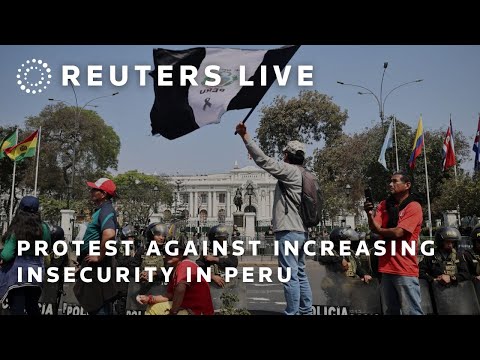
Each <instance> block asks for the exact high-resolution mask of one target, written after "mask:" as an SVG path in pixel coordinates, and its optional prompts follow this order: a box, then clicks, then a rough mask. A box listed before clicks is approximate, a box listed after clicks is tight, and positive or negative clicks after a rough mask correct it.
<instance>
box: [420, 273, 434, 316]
mask: <svg viewBox="0 0 480 360" xmlns="http://www.w3.org/2000/svg"><path fill="white" fill-rule="evenodd" d="M419 283H420V300H421V303H420V305H421V306H422V310H423V313H424V314H425V315H433V314H435V310H434V308H433V304H432V297H431V296H430V284H429V283H428V281H427V280H425V279H419Z"/></svg>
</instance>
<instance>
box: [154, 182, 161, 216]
mask: <svg viewBox="0 0 480 360" xmlns="http://www.w3.org/2000/svg"><path fill="white" fill-rule="evenodd" d="M159 192H160V189H159V188H158V186H157V185H155V187H154V188H153V200H154V201H155V206H154V208H153V211H155V214H157V213H158V193H159Z"/></svg>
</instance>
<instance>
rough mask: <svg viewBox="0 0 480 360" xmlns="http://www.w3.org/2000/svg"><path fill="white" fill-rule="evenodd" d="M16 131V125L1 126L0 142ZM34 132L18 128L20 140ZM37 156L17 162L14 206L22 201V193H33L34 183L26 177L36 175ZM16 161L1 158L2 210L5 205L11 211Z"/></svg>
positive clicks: (0, 188) (0, 189)
mask: <svg viewBox="0 0 480 360" xmlns="http://www.w3.org/2000/svg"><path fill="white" fill-rule="evenodd" d="M12 131H15V126H5V127H0V142H1V141H3V139H4V137H5V136H8V135H10V134H11V133H12ZM32 132H33V130H32V131H30V130H23V129H20V128H19V129H18V141H19V142H21V141H23V140H24V139H25V138H26V137H27V136H29V135H30V134H31V133H32ZM35 161H36V158H35V157H31V158H25V159H23V160H22V161H19V162H17V167H16V170H15V192H14V194H15V196H14V198H13V207H14V208H15V207H16V206H17V204H18V202H19V201H20V199H21V197H22V194H24V195H26V194H31V193H32V191H33V183H32V184H30V183H27V182H26V181H25V179H26V178H29V177H31V178H33V177H34V175H35ZM13 164H14V162H13V161H12V160H11V159H10V158H8V157H4V158H3V159H1V160H0V195H3V197H5V200H4V202H3V203H0V210H1V208H2V206H4V208H5V211H6V212H7V214H8V212H9V209H10V199H11V191H12V190H11V189H12V175H13Z"/></svg>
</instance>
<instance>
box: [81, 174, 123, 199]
mask: <svg viewBox="0 0 480 360" xmlns="http://www.w3.org/2000/svg"><path fill="white" fill-rule="evenodd" d="M87 185H88V186H89V187H91V188H92V189H99V190H102V191H105V192H106V193H107V194H109V195H111V196H115V195H116V192H115V190H116V189H117V186H116V185H115V183H114V182H113V181H112V180H110V179H107V178H101V179H98V180H97V181H95V182H94V183H93V182H88V181H87Z"/></svg>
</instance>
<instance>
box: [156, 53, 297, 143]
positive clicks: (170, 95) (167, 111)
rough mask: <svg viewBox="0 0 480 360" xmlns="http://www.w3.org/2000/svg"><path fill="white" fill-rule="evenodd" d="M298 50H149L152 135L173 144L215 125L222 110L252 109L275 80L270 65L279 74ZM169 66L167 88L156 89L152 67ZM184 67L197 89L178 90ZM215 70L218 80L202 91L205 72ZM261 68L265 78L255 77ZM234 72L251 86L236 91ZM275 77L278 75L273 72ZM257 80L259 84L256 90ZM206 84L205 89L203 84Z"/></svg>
mask: <svg viewBox="0 0 480 360" xmlns="http://www.w3.org/2000/svg"><path fill="white" fill-rule="evenodd" d="M299 47H300V46H298V45H292V46H284V47H282V48H278V49H272V50H243V49H230V48H205V47H198V48H192V49H186V50H168V49H154V50H153V59H154V65H155V69H154V70H153V71H152V72H151V73H150V75H151V76H152V77H153V78H154V85H153V86H154V91H155V101H154V104H153V107H152V110H151V111H150V120H151V125H152V135H156V134H160V135H162V136H163V137H165V138H167V139H170V140H173V139H176V138H179V137H181V136H184V135H186V134H188V133H191V132H192V131H194V130H196V129H198V128H200V127H202V126H205V125H209V124H214V123H217V124H218V123H219V122H220V119H221V117H222V115H223V114H224V113H225V112H226V111H228V110H237V109H245V108H254V107H255V106H257V104H258V103H259V102H260V100H261V99H262V97H263V96H264V95H265V93H266V92H267V90H268V89H269V88H270V86H271V85H272V84H273V82H274V81H275V80H276V74H275V70H274V67H273V66H274V65H277V66H278V67H279V69H280V71H283V69H284V67H285V66H286V65H287V63H288V61H289V60H290V59H291V58H292V56H293V55H294V54H295V52H296V51H297V50H298V48H299ZM161 65H170V66H172V71H171V73H170V75H171V78H168V79H167V78H166V77H164V79H165V80H168V81H171V86H164V85H158V78H159V72H158V66H161ZM186 65H191V66H193V67H195V69H196V70H197V71H198V75H197V76H196V77H195V80H196V83H197V86H193V85H192V84H191V83H190V82H189V81H186V83H185V85H184V86H182V84H181V81H180V80H181V76H183V75H184V74H185V72H188V71H186V70H185V69H181V68H182V67H184V68H185V66H186ZM209 65H217V66H219V67H220V70H219V71H214V72H215V73H217V74H219V75H220V77H221V81H220V84H219V85H217V86H207V85H206V84H205V81H212V80H213V79H212V78H211V77H209V76H206V75H205V74H206V72H205V69H206V67H207V66H209ZM262 65H266V67H265V69H266V78H265V76H263V78H262V75H261V66H262ZM240 66H245V72H244V74H245V76H244V79H245V80H247V81H253V86H240V82H239V80H240V78H239V76H240V73H239V71H240ZM277 71H278V70H277ZM262 80H263V84H262ZM207 84H208V83H207Z"/></svg>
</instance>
